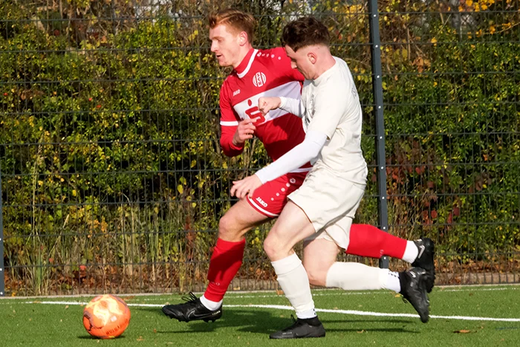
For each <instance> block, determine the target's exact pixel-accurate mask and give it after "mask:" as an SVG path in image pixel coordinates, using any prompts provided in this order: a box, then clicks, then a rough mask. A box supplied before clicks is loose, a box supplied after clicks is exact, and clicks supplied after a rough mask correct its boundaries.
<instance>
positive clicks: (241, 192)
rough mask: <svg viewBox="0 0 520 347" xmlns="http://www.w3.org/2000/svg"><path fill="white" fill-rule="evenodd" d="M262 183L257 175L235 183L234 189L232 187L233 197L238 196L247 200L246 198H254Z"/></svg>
mask: <svg viewBox="0 0 520 347" xmlns="http://www.w3.org/2000/svg"><path fill="white" fill-rule="evenodd" d="M261 185H262V182H261V181H260V178H258V176H257V175H252V176H247V177H246V178H244V179H241V180H240V181H233V187H231V196H233V195H234V196H236V197H237V198H239V199H242V198H245V197H246V196H248V195H249V196H253V193H254V192H255V190H256V188H258V187H260V186H261Z"/></svg>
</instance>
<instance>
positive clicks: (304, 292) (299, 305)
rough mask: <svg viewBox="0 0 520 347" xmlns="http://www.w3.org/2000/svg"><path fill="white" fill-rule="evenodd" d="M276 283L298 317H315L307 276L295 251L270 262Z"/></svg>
mask: <svg viewBox="0 0 520 347" xmlns="http://www.w3.org/2000/svg"><path fill="white" fill-rule="evenodd" d="M271 264H273V268H274V271H275V273H276V276H278V283H280V287H282V290H283V292H284V293H285V296H286V297H287V299H288V300H289V302H290V303H291V305H292V306H293V307H294V309H295V310H296V316H297V317H298V318H300V319H306V318H313V317H316V311H315V309H314V301H313V300H312V294H311V287H310V284H309V277H308V276H307V272H306V271H305V268H304V267H303V265H302V262H301V260H300V258H298V256H297V255H296V253H293V254H291V255H290V256H288V257H286V258H283V259H280V260H277V261H273V262H271Z"/></svg>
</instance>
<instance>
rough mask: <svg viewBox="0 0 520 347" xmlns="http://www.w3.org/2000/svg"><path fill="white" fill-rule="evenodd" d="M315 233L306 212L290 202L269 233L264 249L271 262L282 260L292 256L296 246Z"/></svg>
mask: <svg viewBox="0 0 520 347" xmlns="http://www.w3.org/2000/svg"><path fill="white" fill-rule="evenodd" d="M314 232H315V230H314V226H313V225H312V223H311V222H310V221H309V218H307V215H306V214H305V212H303V210H302V209H301V208H300V207H299V206H298V205H296V204H295V203H293V202H292V201H289V202H288V203H287V205H285V208H284V209H283V211H282V213H281V214H280V216H279V217H278V219H277V220H276V222H275V223H274V225H273V227H272V229H271V230H270V231H269V234H268V235H267V238H266V240H265V242H264V249H265V251H266V253H267V255H268V256H269V258H270V259H271V261H275V260H279V259H282V258H284V257H286V256H288V255H289V254H290V252H291V250H292V248H293V247H294V245H295V244H297V243H298V242H300V241H301V240H303V239H305V238H306V237H308V236H310V235H312V234H313V233H314Z"/></svg>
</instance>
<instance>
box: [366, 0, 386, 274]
mask: <svg viewBox="0 0 520 347" xmlns="http://www.w3.org/2000/svg"><path fill="white" fill-rule="evenodd" d="M368 13H369V20H368V21H369V24H370V47H371V53H372V92H373V94H374V110H375V116H376V162H377V194H378V215H379V228H381V229H382V230H383V231H386V232H388V205H387V199H386V155H385V121H384V117H383V76H382V68H381V38H380V37H379V11H378V9H377V0H369V1H368ZM388 262H389V261H388V257H387V256H383V257H381V259H379V267H381V268H388Z"/></svg>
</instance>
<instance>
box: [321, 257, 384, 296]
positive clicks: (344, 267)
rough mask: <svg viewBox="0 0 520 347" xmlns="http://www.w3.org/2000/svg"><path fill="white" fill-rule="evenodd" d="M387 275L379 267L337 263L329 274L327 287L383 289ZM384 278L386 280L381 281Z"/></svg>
mask: <svg viewBox="0 0 520 347" xmlns="http://www.w3.org/2000/svg"><path fill="white" fill-rule="evenodd" d="M382 271H383V274H382V273H381V272H382ZM386 271H388V270H386ZM385 275H386V272H385V269H380V268H378V267H373V266H367V265H364V264H360V263H347V262H336V263H334V264H332V266H331V267H330V268H329V271H328V272H327V279H326V286H327V287H338V288H343V289H345V290H376V289H382V288H384V287H383V283H384V282H385V280H386V277H385ZM382 278H384V279H385V280H381V279H382Z"/></svg>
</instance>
